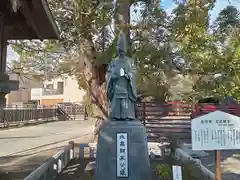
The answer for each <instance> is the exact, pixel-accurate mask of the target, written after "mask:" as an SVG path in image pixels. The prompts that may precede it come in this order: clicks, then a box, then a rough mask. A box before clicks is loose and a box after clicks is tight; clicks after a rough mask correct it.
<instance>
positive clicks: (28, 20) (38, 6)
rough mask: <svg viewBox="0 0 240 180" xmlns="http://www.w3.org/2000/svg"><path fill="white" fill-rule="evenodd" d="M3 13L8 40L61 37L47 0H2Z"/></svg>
mask: <svg viewBox="0 0 240 180" xmlns="http://www.w3.org/2000/svg"><path fill="white" fill-rule="evenodd" d="M14 3H15V4H14ZM16 3H17V5H16ZM1 15H3V16H4V19H5V30H6V36H7V39H8V40H13V39H16V40H21V39H41V40H43V39H59V34H60V33H59V29H58V27H57V25H56V22H55V20H54V18H53V15H52V13H51V11H50V9H49V6H48V3H47V2H46V0H14V1H13V0H0V16H1Z"/></svg>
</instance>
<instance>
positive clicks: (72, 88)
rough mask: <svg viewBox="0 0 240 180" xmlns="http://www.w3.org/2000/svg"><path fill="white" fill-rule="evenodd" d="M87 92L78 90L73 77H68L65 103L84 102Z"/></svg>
mask: <svg viewBox="0 0 240 180" xmlns="http://www.w3.org/2000/svg"><path fill="white" fill-rule="evenodd" d="M84 95H85V91H83V90H80V89H79V88H78V83H77V81H76V80H75V79H74V78H72V77H66V78H65V81H64V101H65V102H82V100H83V96H84Z"/></svg>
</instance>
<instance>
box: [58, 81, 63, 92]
mask: <svg viewBox="0 0 240 180" xmlns="http://www.w3.org/2000/svg"><path fill="white" fill-rule="evenodd" d="M57 90H58V92H60V93H61V94H63V90H64V87H63V82H58V83H57Z"/></svg>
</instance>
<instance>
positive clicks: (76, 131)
mask: <svg viewBox="0 0 240 180" xmlns="http://www.w3.org/2000/svg"><path fill="white" fill-rule="evenodd" d="M92 132H93V122H92V121H90V120H89V121H63V122H54V123H48V124H41V125H37V126H31V127H23V128H18V129H10V130H3V131H0V156H1V158H0V180H20V179H23V178H24V177H26V176H27V175H28V174H29V173H31V172H32V171H33V170H34V169H36V168H37V167H38V166H40V165H41V164H43V163H44V162H45V161H46V160H47V159H48V158H49V157H51V156H52V155H54V154H55V153H56V152H57V151H58V150H59V149H61V148H62V147H63V146H64V145H66V144H67V142H68V141H70V140H74V141H76V142H78V143H85V142H89V141H91V140H92Z"/></svg>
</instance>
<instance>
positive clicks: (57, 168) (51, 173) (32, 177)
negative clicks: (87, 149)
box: [24, 141, 74, 180]
mask: <svg viewBox="0 0 240 180" xmlns="http://www.w3.org/2000/svg"><path fill="white" fill-rule="evenodd" d="M73 158H74V142H73V141H71V142H69V144H68V145H67V146H65V147H64V148H63V149H62V150H60V151H59V152H58V153H56V154H55V155H54V156H52V157H51V158H50V159H49V160H48V161H47V162H45V163H44V164H43V165H41V166H40V167H38V168H37V169H36V170H35V171H33V172H32V173H31V174H29V175H28V176H27V177H26V178H24V180H53V179H55V178H56V176H57V175H58V174H59V173H60V172H62V170H63V168H64V167H66V166H67V165H68V163H69V162H70V161H71V160H72V159H73Z"/></svg>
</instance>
